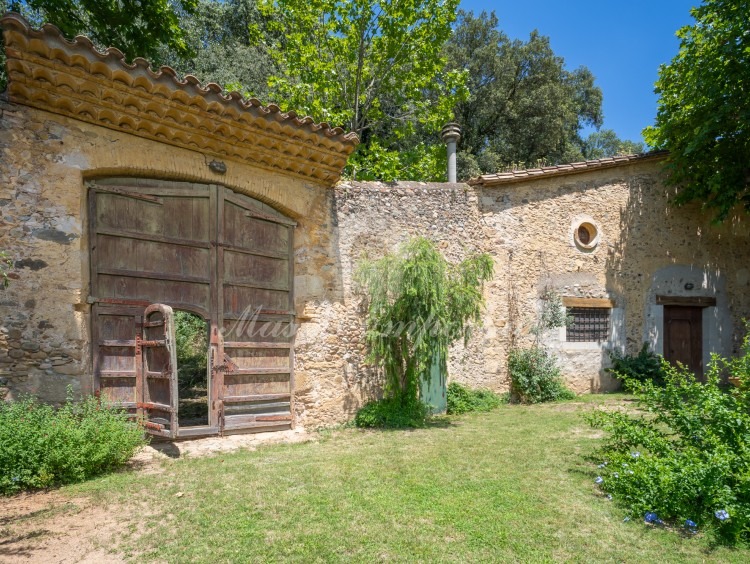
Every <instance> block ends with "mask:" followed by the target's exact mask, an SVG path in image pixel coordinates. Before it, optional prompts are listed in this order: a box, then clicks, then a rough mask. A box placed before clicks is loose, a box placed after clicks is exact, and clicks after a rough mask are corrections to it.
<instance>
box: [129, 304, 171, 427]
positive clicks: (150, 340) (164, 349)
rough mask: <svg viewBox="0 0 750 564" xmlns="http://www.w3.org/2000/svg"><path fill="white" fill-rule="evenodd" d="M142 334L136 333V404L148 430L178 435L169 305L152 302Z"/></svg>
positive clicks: (144, 319)
mask: <svg viewBox="0 0 750 564" xmlns="http://www.w3.org/2000/svg"><path fill="white" fill-rule="evenodd" d="M142 335H143V336H142V337H141V336H140V335H136V343H135V347H136V359H138V357H140V361H141V363H140V367H139V368H140V370H138V372H137V375H136V390H137V395H136V398H137V402H136V408H137V410H138V414H139V416H140V418H141V421H142V422H143V426H144V428H145V429H146V431H147V432H149V433H151V434H152V435H157V436H160V437H167V438H171V439H174V438H175V437H177V433H178V425H177V408H178V395H177V353H176V347H175V334H174V313H173V312H172V308H171V307H169V306H167V305H163V304H154V305H150V306H148V307H147V308H146V311H145V312H144V315H143V330H142Z"/></svg>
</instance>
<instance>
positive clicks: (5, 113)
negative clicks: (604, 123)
mask: <svg viewBox="0 0 750 564" xmlns="http://www.w3.org/2000/svg"><path fill="white" fill-rule="evenodd" d="M0 151H1V153H0V155H1V158H0V179H1V180H2V182H0V210H2V222H1V223H0V241H1V242H0V248H2V249H3V250H6V251H8V252H9V253H10V255H11V257H12V258H13V260H14V261H15V268H14V269H13V271H12V272H11V277H12V280H11V284H10V286H9V288H7V289H6V290H3V291H0V315H2V325H1V326H0V395H2V396H3V397H6V398H8V399H11V398H15V397H18V396H19V394H22V393H32V394H36V395H38V396H40V397H41V398H42V399H44V400H47V401H51V402H59V401H61V400H62V399H64V397H65V388H66V387H67V386H69V385H70V386H72V387H73V390H74V391H75V392H76V393H85V392H90V391H91V390H92V388H93V376H92V373H91V370H92V369H91V358H90V344H89V331H90V327H89V323H90V322H89V308H90V305H89V303H88V300H87V298H88V296H89V289H88V277H89V274H88V272H89V264H88V260H89V255H88V240H87V225H88V217H87V206H86V181H87V180H89V179H93V178H100V177H108V176H138V177H146V178H162V179H169V180H187V181H191V182H199V183H207V184H216V183H220V184H223V185H226V186H228V187H229V188H231V189H233V190H236V191H238V192H241V193H244V194H247V195H249V196H251V197H254V198H257V199H259V200H262V201H264V202H267V203H268V204H270V205H271V206H273V207H274V208H276V209H278V210H279V211H281V212H282V213H284V214H286V215H288V216H290V217H292V218H294V219H295V220H296V221H297V222H298V227H297V229H296V231H295V244H294V253H295V256H294V265H295V266H294V268H295V288H294V289H295V311H296V315H297V323H298V327H299V330H298V332H297V335H296V341H295V380H296V381H295V415H296V421H297V423H298V424H299V425H302V426H305V427H309V428H314V427H319V426H325V425H331V424H334V423H338V422H342V421H345V420H347V419H349V418H351V417H352V416H353V414H354V413H355V412H356V410H357V408H358V407H359V406H361V405H362V403H364V402H365V401H366V400H367V399H369V398H372V397H376V396H377V395H378V393H379V392H380V386H381V381H380V379H379V377H378V375H377V374H375V373H374V372H373V370H372V369H371V368H370V367H368V366H367V365H366V363H365V362H364V357H365V352H366V351H365V347H364V343H363V335H364V313H365V312H364V309H363V307H364V300H363V296H362V295H360V294H359V293H358V292H357V290H356V288H355V287H354V286H353V283H352V276H353V273H354V270H355V269H356V267H357V264H358V262H359V261H360V260H361V258H362V257H363V256H365V255H367V256H369V257H372V258H376V257H378V256H381V255H382V254H383V253H385V252H387V251H392V250H395V249H397V247H398V246H399V245H400V244H402V243H403V242H405V241H406V240H408V239H409V238H411V237H413V236H415V235H423V236H426V237H429V238H431V239H433V240H434V241H436V242H437V244H438V246H439V248H440V249H441V250H442V251H443V252H444V253H445V255H446V256H447V257H448V258H449V259H450V260H452V261H458V260H460V259H462V258H464V257H466V256H467V255H469V254H470V253H473V252H477V251H481V252H488V253H490V254H491V255H492V257H493V259H494V261H495V272H494V276H493V279H492V280H491V281H490V282H489V283H488V284H486V286H485V297H486V301H487V307H486V310H485V312H484V315H483V322H482V324H481V326H480V327H476V328H475V331H474V335H473V337H472V339H471V340H470V341H469V343H468V345H467V346H464V345H463V343H459V344H457V345H455V346H454V347H453V349H452V350H451V352H450V359H449V378H451V379H455V380H458V381H461V382H464V383H466V384H469V385H471V386H483V387H488V388H491V389H494V390H498V391H503V390H507V389H508V379H507V368H506V361H507V355H508V351H509V350H510V348H511V347H512V346H514V345H517V346H528V345H530V344H531V343H532V342H533V341H534V339H535V337H534V335H532V333H531V331H530V330H531V328H532V326H533V325H534V323H535V320H536V318H537V316H538V313H539V311H540V308H541V305H542V300H541V297H542V295H543V294H544V292H545V290H547V289H553V290H555V291H556V292H557V293H559V294H560V295H562V296H564V297H577V298H606V299H610V300H612V301H613V302H614V309H613V312H612V335H611V338H610V340H609V341H608V342H607V343H603V344H596V343H586V344H580V343H568V342H566V340H565V335H564V330H562V331H550V332H548V333H547V334H545V335H543V336H542V337H541V338H542V340H543V342H544V344H545V345H546V346H548V347H549V348H550V349H551V350H553V351H554V352H555V354H556V355H557V356H558V357H559V359H560V360H561V362H562V366H563V370H564V373H565V376H566V379H567V380H568V382H569V384H570V385H571V386H572V387H573V388H574V389H575V390H576V391H578V392H587V391H600V390H607V389H612V388H613V387H614V386H615V385H616V382H614V381H612V380H611V379H609V378H608V377H607V374H606V372H604V370H603V368H604V367H606V365H607V362H608V360H607V359H608V357H607V350H608V349H609V348H613V347H620V348H623V347H624V348H626V349H627V350H628V351H630V352H635V351H637V349H639V348H640V346H641V344H642V343H643V342H644V341H648V342H650V343H651V344H652V346H653V347H654V348H655V349H656V350H657V351H658V352H661V350H660V347H662V346H663V342H662V341H661V339H662V335H661V326H662V325H661V323H662V319H661V317H660V315H661V314H662V313H661V312H662V310H661V309H660V308H661V306H659V305H658V304H657V303H656V301H655V297H656V295H658V294H670V295H682V296H696V295H697V296H702V295H710V296H714V297H716V306H715V307H712V308H709V311H708V312H707V315H706V316H705V317H704V323H705V331H704V337H705V339H704V341H705V342H704V349H705V350H706V351H709V350H713V351H717V352H722V353H732V352H736V350H737V347H738V343H739V338H740V337H741V320H742V318H743V317H746V316H748V315H750V300H749V299H748V297H747V296H748V295H749V294H750V293H749V292H748V289H749V288H748V284H749V283H750V271H749V270H748V268H747V266H746V264H747V258H748V250H749V246H748V243H749V242H750V239H749V238H748V234H749V230H748V226H747V220H746V219H745V218H744V217H740V218H735V219H733V220H732V221H729V222H727V223H725V224H724V225H722V226H719V227H717V226H713V225H711V224H710V221H709V218H708V217H707V216H705V215H703V214H702V212H701V211H700V209H698V208H697V207H683V208H673V207H671V206H669V205H668V202H667V201H668V196H669V193H668V191H667V190H666V189H665V188H664V187H663V185H662V183H661V181H660V170H659V164H658V162H654V161H653V160H651V161H644V162H638V161H635V162H633V163H631V164H626V165H623V166H617V167H612V168H607V169H602V170H593V171H590V172H587V171H583V172H578V173H576V174H571V175H566V176H552V177H549V178H544V177H543V178H530V179H525V180H514V181H513V182H510V183H507V184H501V185H499V186H496V187H489V188H487V187H484V188H483V187H479V186H475V187H471V186H467V185H464V184H424V183H414V182H402V183H396V184H383V183H376V182H373V183H356V182H344V183H339V184H338V185H337V186H336V187H335V188H333V189H330V188H326V187H325V186H322V185H319V184H315V183H313V182H310V181H308V180H305V179H301V178H294V177H291V176H286V175H282V174H279V173H273V172H269V171H266V170H263V169H260V168H257V167H255V166H253V165H252V163H246V162H239V161H232V160H227V172H226V174H225V175H222V176H217V175H216V173H214V172H212V171H211V170H210V169H209V168H208V166H207V160H210V159H207V158H206V156H205V155H203V154H201V153H200V152H197V151H190V150H187V149H185V148H180V147H174V146H171V145H168V144H164V143H158V142H156V141H152V140H147V139H143V138H141V137H136V136H133V135H129V134H127V133H123V132H119V131H113V130H110V129H106V128H103V127H99V126H96V125H91V124H86V123H83V122H79V121H76V120H73V119H70V118H66V117H61V116H57V115H55V114H51V113H48V112H45V111H42V110H34V109H30V108H27V107H24V106H18V105H13V104H8V103H3V102H0ZM581 221H588V222H592V223H593V224H595V225H596V226H597V228H598V232H599V239H598V245H597V246H596V247H595V248H593V249H586V250H582V249H581V248H580V247H579V246H577V245H576V243H575V241H574V231H575V228H576V227H577V225H578V224H579V223H580V222H581ZM686 285H688V286H689V285H692V286H691V288H692V289H690V290H687V289H686V287H687V286H686Z"/></svg>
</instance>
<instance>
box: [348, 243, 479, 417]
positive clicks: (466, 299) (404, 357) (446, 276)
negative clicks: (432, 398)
mask: <svg viewBox="0 0 750 564" xmlns="http://www.w3.org/2000/svg"><path fill="white" fill-rule="evenodd" d="M492 269H493V262H492V258H491V257H490V256H489V255H488V254H486V253H483V254H477V255H472V256H470V257H468V258H467V259H465V260H464V261H462V262H461V263H459V264H453V263H450V262H448V261H447V260H446V259H445V257H444V256H443V254H442V253H441V252H440V251H439V250H438V248H437V246H436V245H435V243H434V242H432V241H430V240H428V239H425V238H423V237H417V238H414V239H412V240H410V241H408V242H407V243H406V244H405V245H404V246H403V247H401V249H400V250H399V252H398V253H395V254H387V255H385V256H384V257H382V258H381V259H379V260H376V261H371V260H368V259H364V260H363V261H362V262H361V263H360V264H359V266H358V268H357V271H356V280H357V283H358V284H359V285H360V287H361V288H362V289H363V290H365V291H366V292H367V295H368V298H369V303H368V312H367V333H366V335H365V340H366V342H367V346H368V348H369V354H368V357H367V358H368V361H369V362H371V363H372V364H374V365H375V366H377V367H378V368H380V369H381V370H382V373H383V375H384V377H385V397H386V398H397V399H398V400H399V401H396V402H392V403H389V404H388V405H389V406H398V405H404V406H411V405H412V403H413V402H414V401H418V398H419V385H420V382H421V381H424V380H427V379H429V378H430V371H431V370H432V367H433V366H434V365H435V364H436V363H437V364H438V365H439V367H440V369H441V370H442V371H443V373H446V371H447V362H448V348H449V347H450V345H451V344H452V343H454V342H455V341H456V340H458V339H461V338H463V339H464V341H466V340H468V339H469V336H470V335H471V324H472V323H473V322H478V321H480V319H481V312H482V307H483V306H484V297H483V295H482V285H483V284H484V282H485V281H487V280H489V279H490V278H491V277H492ZM407 418H408V414H407Z"/></svg>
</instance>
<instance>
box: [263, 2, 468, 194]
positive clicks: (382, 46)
mask: <svg viewBox="0 0 750 564" xmlns="http://www.w3.org/2000/svg"><path fill="white" fill-rule="evenodd" d="M457 4H458V0H404V1H400V2H394V1H389V0H353V1H351V2H340V1H337V0H312V1H310V0H265V2H263V4H262V6H263V10H264V11H265V13H266V14H268V15H269V17H272V18H273V20H274V21H275V22H276V25H275V27H274V28H273V31H275V32H276V34H277V38H276V41H275V44H274V49H273V52H274V53H275V55H276V62H277V64H278V65H279V68H280V69H281V72H280V73H279V74H278V75H276V76H274V77H272V78H271V91H272V94H273V95H275V97H276V99H277V100H283V101H284V103H285V104H286V105H288V107H289V108H291V109H294V110H296V111H297V112H299V113H304V114H309V115H312V116H314V117H315V118H316V119H320V120H324V121H327V122H329V123H331V124H332V125H337V126H341V127H343V128H344V129H347V130H349V131H354V132H356V133H357V134H358V135H359V136H360V139H361V141H362V144H361V145H360V147H359V148H358V152H357V153H356V154H355V155H354V156H353V158H352V159H351V160H350V164H351V165H352V170H351V172H352V173H353V174H355V175H357V176H361V177H370V176H380V177H381V178H382V179H385V180H389V179H392V177H401V178H408V177H409V176H412V177H414V176H416V175H415V174H414V172H415V171H417V170H420V167H421V168H425V169H429V168H432V166H434V165H430V163H431V162H437V161H436V159H437V158H438V157H437V153H436V152H435V151H434V149H432V148H430V146H429V145H427V144H424V143H420V142H419V139H418V133H419V131H420V129H424V130H428V131H431V132H433V134H434V138H435V139H436V140H437V134H438V132H439V130H440V128H441V127H442V126H443V125H444V124H445V123H446V122H447V121H450V119H451V117H452V111H451V110H452V107H453V106H454V105H455V102H456V100H457V99H458V97H460V96H461V95H462V94H463V93H464V89H463V81H464V73H463V72H444V66H445V65H444V60H443V58H442V54H441V48H442V45H443V43H444V42H445V41H446V40H447V38H448V37H449V36H450V34H451V23H452V22H453V20H454V18H455V14H456V6H457ZM424 173H426V175H427V176H428V177H429V176H430V175H431V174H432V175H434V174H435V172H434V171H433V172H430V171H428V170H424V171H422V174H424ZM422 174H421V175H420V176H422ZM439 174H440V175H441V176H442V174H443V169H442V167H441V168H440V171H439Z"/></svg>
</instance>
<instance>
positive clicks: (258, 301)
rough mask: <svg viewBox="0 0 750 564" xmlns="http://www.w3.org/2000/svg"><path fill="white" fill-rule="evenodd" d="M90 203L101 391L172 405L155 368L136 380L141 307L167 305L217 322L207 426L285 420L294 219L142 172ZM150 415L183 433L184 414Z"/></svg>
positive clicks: (221, 192)
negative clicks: (152, 373) (140, 176)
mask: <svg viewBox="0 0 750 564" xmlns="http://www.w3.org/2000/svg"><path fill="white" fill-rule="evenodd" d="M89 211H90V218H91V295H92V298H91V301H93V302H94V308H93V312H94V313H93V319H94V323H93V327H94V328H93V331H94V334H95V335H96V337H95V339H94V343H95V344H94V346H95V348H96V350H95V354H94V356H95V367H94V368H95V374H96V378H97V383H98V386H99V389H100V392H101V393H102V394H103V395H106V396H107V397H109V398H110V399H112V400H113V401H116V402H119V403H120V404H121V405H123V406H125V407H127V408H128V409H131V410H133V411H135V407H136V404H147V403H154V404H158V405H161V406H168V405H171V404H168V403H166V402H167V399H169V400H170V402H171V401H172V400H173V399H174V400H175V401H176V398H172V397H171V396H170V397H169V398H167V396H166V395H165V394H166V393H167V388H168V387H165V386H166V384H164V383H163V382H161V381H159V380H158V378H157V377H156V376H154V377H153V378H152V380H153V381H149V382H147V381H146V380H144V381H143V382H142V384H144V385H146V384H148V385H147V386H146V387H143V386H140V387H139V386H138V385H136V367H137V358H136V357H137V354H136V334H138V328H139V327H140V323H141V321H142V320H141V318H142V316H143V308H144V307H146V306H147V305H149V304H153V303H162V304H166V305H168V306H171V307H173V308H176V309H185V310H189V311H192V312H194V313H198V314H199V315H202V316H203V317H204V318H205V319H206V320H208V321H209V322H210V327H211V339H210V343H211V344H210V351H209V352H210V360H209V362H210V366H211V376H210V379H209V386H210V394H209V396H210V402H209V428H210V429H209V430H215V429H219V428H220V427H222V426H223V427H225V428H226V429H227V430H229V431H232V430H240V429H255V428H259V429H263V428H266V427H274V428H275V427H281V426H289V425H290V424H291V423H292V413H293V409H292V391H293V374H292V365H293V359H292V334H291V332H292V327H293V324H292V321H293V314H292V309H293V296H292V281H293V273H292V239H293V228H294V225H295V224H294V222H293V221H291V220H289V219H288V218H286V217H284V216H283V215H281V214H279V213H278V212H276V211H275V210H273V209H272V208H271V207H269V206H267V205H266V204H263V203H261V202H258V201H256V200H253V199H251V198H248V197H246V196H242V195H239V194H236V193H234V192H232V191H231V190H228V189H226V188H223V187H221V186H215V185H210V186H207V185H196V184H189V183H181V182H164V181H156V180H144V179H122V178H121V179H107V180H104V181H96V182H95V183H93V184H92V186H91V192H90V210H89ZM144 330H145V328H144ZM141 338H143V339H145V337H143V335H142V334H141ZM152 340H153V339H152ZM156 340H158V339H156ZM105 341H107V342H105ZM125 343H127V344H125ZM144 354H145V355H146V356H148V355H150V354H152V353H151V352H149V351H148V350H147V349H144ZM156 354H164V353H156ZM152 361H153V362H157V363H158V362H161V363H162V364H164V362H165V361H164V359H161V360H158V359H156V358H154V359H152ZM164 366H166V364H164ZM158 371H159V370H156V372H158ZM141 396H142V397H141ZM149 398H150V399H149ZM151 400H158V401H151ZM175 408H176V404H175ZM140 409H141V411H143V409H145V408H143V407H141V408H140ZM152 415H153V417H154V421H153V422H154V423H155V425H154V428H155V429H156V427H158V426H159V425H161V426H162V427H161V428H160V429H157V430H159V431H160V432H162V434H165V433H166V434H165V435H164V436H167V435H169V434H170V433H172V431H171V429H172V428H173V427H174V428H175V430H176V423H173V421H172V419H173V416H174V421H175V422H176V411H175V412H174V413H173V412H170V411H169V410H168V409H163V410H162V411H160V412H159V413H158V416H157V415H156V414H155V413H153V414H152ZM157 419H158V421H156V420H157ZM171 436H173V435H171Z"/></svg>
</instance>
